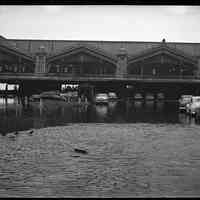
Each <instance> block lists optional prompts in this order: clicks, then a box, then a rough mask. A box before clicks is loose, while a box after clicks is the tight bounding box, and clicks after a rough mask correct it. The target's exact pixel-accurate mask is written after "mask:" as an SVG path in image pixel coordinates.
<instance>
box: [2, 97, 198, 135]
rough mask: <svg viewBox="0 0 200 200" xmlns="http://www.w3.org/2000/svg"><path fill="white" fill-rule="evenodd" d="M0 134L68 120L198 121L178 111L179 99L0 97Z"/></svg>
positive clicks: (73, 121)
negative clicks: (100, 101)
mask: <svg viewBox="0 0 200 200" xmlns="http://www.w3.org/2000/svg"><path fill="white" fill-rule="evenodd" d="M0 117H1V120H0V133H1V134H6V133H8V132H13V131H22V130H28V129H31V128H36V129H37V128H44V127H49V126H59V125H67V124H68V123H141V122H142V123H165V124H168V123H169V124H171V123H172V124H177V123H178V124H199V123H198V122H197V121H196V120H195V119H194V118H191V117H189V116H187V115H186V114H184V113H180V112H179V110H178V102H165V101H159V102H154V101H147V102H142V101H134V100H129V101H123V102H122V101H118V102H117V101H113V102H109V104H108V105H95V104H91V105H83V106H74V105H73V106H72V105H68V104H67V103H65V102H59V101H55V100H43V102H42V103H39V102H31V103H30V105H29V106H27V107H23V106H22V105H21V104H19V103H18V102H17V99H11V98H10V99H8V100H7V102H6V101H5V99H2V98H1V99H0Z"/></svg>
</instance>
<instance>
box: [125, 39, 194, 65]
mask: <svg viewBox="0 0 200 200" xmlns="http://www.w3.org/2000/svg"><path fill="white" fill-rule="evenodd" d="M159 54H167V55H170V56H173V57H176V58H178V59H181V60H184V61H186V62H189V63H192V64H196V62H197V60H196V59H194V58H193V57H192V56H190V55H188V54H186V53H185V52H183V51H181V50H179V49H177V48H171V47H169V46H168V45H167V44H166V43H165V42H163V43H161V45H158V46H157V47H154V48H150V49H147V50H145V51H143V52H140V53H139V54H137V55H133V56H130V57H129V58H128V63H134V62H137V61H142V60H144V59H147V58H150V57H152V56H155V55H159Z"/></svg>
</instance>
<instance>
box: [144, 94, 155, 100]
mask: <svg viewBox="0 0 200 200" xmlns="http://www.w3.org/2000/svg"><path fill="white" fill-rule="evenodd" d="M145 100H147V101H152V100H154V95H153V94H151V93H147V94H146V96H145Z"/></svg>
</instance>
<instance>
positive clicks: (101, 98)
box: [94, 93, 109, 104]
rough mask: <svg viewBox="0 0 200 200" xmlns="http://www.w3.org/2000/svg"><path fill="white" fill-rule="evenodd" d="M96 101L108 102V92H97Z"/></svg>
mask: <svg viewBox="0 0 200 200" xmlns="http://www.w3.org/2000/svg"><path fill="white" fill-rule="evenodd" d="M94 101H95V103H96V104H98V103H106V104H107V103H108V102H109V97H108V95H107V94H106V93H99V94H96V96H95V100H94Z"/></svg>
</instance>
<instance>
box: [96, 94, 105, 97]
mask: <svg viewBox="0 0 200 200" xmlns="http://www.w3.org/2000/svg"><path fill="white" fill-rule="evenodd" d="M97 97H107V94H97Z"/></svg>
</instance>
